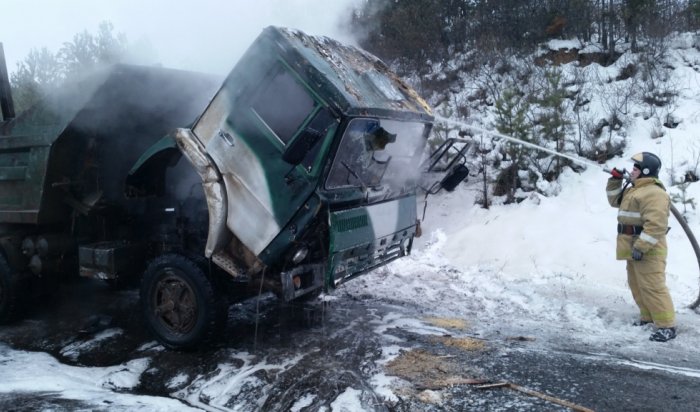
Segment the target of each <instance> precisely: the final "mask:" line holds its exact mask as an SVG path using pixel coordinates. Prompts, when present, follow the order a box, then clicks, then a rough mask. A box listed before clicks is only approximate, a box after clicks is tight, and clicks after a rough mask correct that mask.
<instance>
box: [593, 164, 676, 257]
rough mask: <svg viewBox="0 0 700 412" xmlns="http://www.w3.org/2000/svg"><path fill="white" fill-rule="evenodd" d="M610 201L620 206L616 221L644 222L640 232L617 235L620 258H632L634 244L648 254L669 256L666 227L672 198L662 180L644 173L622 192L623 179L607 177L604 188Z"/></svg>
mask: <svg viewBox="0 0 700 412" xmlns="http://www.w3.org/2000/svg"><path fill="white" fill-rule="evenodd" d="M605 190H606V192H607V195H608V202H609V203H610V205H611V206H612V207H617V208H619V209H620V210H619V212H618V213H617V221H618V222H619V223H622V224H623V225H634V226H642V228H643V230H642V233H640V234H639V235H625V234H622V233H620V234H618V235H617V259H618V260H626V259H631V258H632V248H635V249H638V250H640V251H641V252H642V253H644V255H646V256H664V257H665V256H666V255H667V253H668V248H667V246H666V231H667V230H668V215H669V210H670V207H671V201H670V199H669V197H668V194H667V193H666V189H665V188H664V185H663V183H661V181H660V180H659V179H656V178H653V177H642V178H639V179H637V180H636V181H635V182H634V185H633V186H631V187H628V188H627V189H625V191H624V194H623V195H622V202H621V203H620V194H621V193H622V179H614V178H610V179H608V184H607V186H606V188H605Z"/></svg>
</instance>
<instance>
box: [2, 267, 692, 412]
mask: <svg viewBox="0 0 700 412" xmlns="http://www.w3.org/2000/svg"><path fill="white" fill-rule="evenodd" d="M425 312H426V309H425V308H417V307H413V306H411V305H406V304H402V302H396V301H387V300H382V299H378V298H375V297H371V296H370V295H363V294H357V293H348V292H347V291H343V290H342V289H341V290H339V291H336V293H335V294H334V295H332V296H331V297H330V299H328V300H327V301H322V300H317V301H315V302H312V303H308V304H295V305H280V304H279V303H278V302H277V301H276V299H274V298H273V297H271V296H263V297H261V298H259V299H252V300H249V301H246V302H244V303H242V304H236V305H234V306H232V307H231V309H230V320H229V323H228V326H227V328H226V330H225V331H222V336H221V340H220V342H219V343H217V344H215V345H212V346H210V347H207V348H202V349H200V350H198V351H194V352H173V351H167V350H165V349H163V348H162V347H161V346H160V345H158V344H157V343H156V342H155V341H153V339H152V338H151V337H150V336H149V335H148V332H147V331H146V329H145V326H144V325H143V323H142V320H141V317H140V312H139V310H138V293H137V291H136V290H126V291H118V292H114V291H112V290H110V289H109V288H108V287H107V286H106V285H103V284H102V283H99V282H96V281H92V280H87V279H80V280H77V281H75V282H74V283H71V284H68V285H65V286H64V287H63V289H62V290H61V291H60V293H59V294H58V296H57V297H56V298H55V299H54V300H52V301H51V302H48V303H47V304H45V305H41V306H37V307H35V308H34V309H33V310H32V312H31V313H30V314H29V316H28V318H27V319H26V320H24V321H22V322H19V323H17V324H15V325H11V326H4V327H2V328H1V329H0V342H2V343H3V344H5V345H7V346H9V347H10V348H12V349H16V350H24V351H38V352H45V353H48V354H50V355H51V356H53V357H55V358H56V359H57V360H58V361H59V362H60V363H61V364H65V365H71V366H81V367H91V366H98V367H105V366H114V365H123V364H128V363H129V362H132V361H135V360H139V359H144V358H147V359H148V367H147V368H146V369H145V370H144V371H143V373H142V374H141V375H140V380H139V383H138V385H136V386H135V387H133V388H129V389H126V390H124V389H120V388H119V387H116V388H115V392H118V393H121V394H124V393H126V394H133V395H147V396H157V397H166V398H169V399H172V400H174V401H177V402H178V403H177V404H179V405H182V406H183V408H184V407H193V408H201V409H205V410H241V411H244V410H245V411H249V410H265V411H289V410H295V411H317V410H350V409H349V408H350V407H349V406H344V405H353V403H346V404H344V403H343V400H344V399H348V398H352V399H355V400H356V401H357V402H359V404H360V405H361V408H362V409H364V410H370V411H443V410H446V411H471V410H474V411H483V410H490V411H510V410H523V411H527V410H538V411H550V410H552V411H556V410H569V408H567V407H566V406H564V405H566V403H565V402H570V403H572V404H575V405H579V406H581V407H585V408H589V409H592V410H600V411H604V410H609V411H620V410H678V411H685V410H688V411H690V410H700V394H699V393H698V391H697V390H696V389H695V387H696V385H697V384H698V382H699V379H700V372H699V373H698V375H694V374H695V371H694V370H693V369H688V370H680V369H677V370H675V371H674V370H673V369H668V368H663V367H661V368H658V367H657V368H655V367H653V365H651V364H648V363H643V362H642V363H639V362H637V363H635V361H633V360H630V359H622V358H619V357H616V356H612V355H606V354H605V353H596V354H592V353H582V352H577V350H576V349H575V348H572V349H571V350H567V349H566V348H564V349H561V348H560V349H559V350H546V349H543V348H542V346H541V345H538V344H537V342H536V339H537V338H530V337H517V336H515V337H514V336H502V337H498V336H495V335H490V336H489V337H488V339H483V338H482V337H480V336H477V335H475V334H474V333H473V332H472V331H470V330H469V328H464V327H461V326H460V325H459V324H455V323H452V324H451V323H450V322H448V321H449V320H444V319H443V320H442V322H441V321H440V320H439V319H438V320H435V319H431V318H429V317H428V316H427V314H426V313H425ZM1 349H2V347H1V346H0V352H1ZM0 359H1V358H0ZM8 364H9V363H7V362H2V361H0V368H4V367H11V366H7V365H8ZM392 377H393V378H392ZM399 378H400V379H399ZM499 382H510V383H512V384H515V385H518V386H519V387H522V388H525V389H528V390H530V391H535V392H536V393H534V394H533V393H530V394H527V393H524V392H521V391H518V390H514V389H512V388H507V387H495V388H491V389H481V388H480V387H481V385H482V384H485V383H499ZM538 395H542V396H538ZM546 396H550V397H551V398H546ZM557 400H560V401H562V402H564V404H563V405H562V404H557V403H556V401H557ZM120 405H121V404H112V403H110V401H109V400H99V401H85V400H72V399H64V394H60V393H52V392H31V393H3V392H1V391H0V410H44V409H51V410H57V411H61V410H80V409H84V410H115V409H130V408H129V407H125V406H123V405H122V406H120ZM344 408H345V409H344ZM582 410H584V409H582Z"/></svg>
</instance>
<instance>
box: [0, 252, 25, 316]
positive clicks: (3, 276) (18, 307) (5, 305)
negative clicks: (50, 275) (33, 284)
mask: <svg viewBox="0 0 700 412" xmlns="http://www.w3.org/2000/svg"><path fill="white" fill-rule="evenodd" d="M25 292H26V291H25V290H24V288H23V287H22V282H20V278H19V275H18V274H17V273H16V272H15V271H13V270H12V269H11V268H10V265H9V264H8V263H7V260H6V259H5V257H4V256H0V324H5V323H10V322H12V321H13V320H17V318H19V317H20V315H21V314H22V312H23V309H24V303H25V302H24V296H25Z"/></svg>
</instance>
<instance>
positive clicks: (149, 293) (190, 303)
mask: <svg viewBox="0 0 700 412" xmlns="http://www.w3.org/2000/svg"><path fill="white" fill-rule="evenodd" d="M225 302H226V299H224V298H223V297H222V296H221V294H220V293H218V292H217V289H216V287H215V285H214V283H213V281H212V280H211V279H210V278H209V277H208V276H207V275H206V274H205V273H204V271H203V270H202V269H201V268H200V267H199V266H198V265H197V264H196V263H195V262H193V261H192V260H190V259H188V258H186V257H185V256H182V255H177V254H167V255H163V256H160V257H158V258H156V259H154V260H153V261H151V262H150V263H149V265H148V267H147V268H146V272H145V274H144V277H143V280H142V283H141V307H142V310H143V314H144V319H145V320H146V324H147V326H148V328H149V329H150V331H151V332H152V333H153V334H154V335H155V337H156V338H157V339H158V341H160V342H161V343H162V344H163V345H164V346H166V347H167V348H169V349H178V350H191V349H194V348H196V347H197V346H198V345H200V344H206V343H211V342H212V341H213V340H214V339H215V337H216V336H218V335H219V334H220V332H221V331H222V329H223V328H224V327H225V326H226V319H227V309H228V308H227V305H226V304H225Z"/></svg>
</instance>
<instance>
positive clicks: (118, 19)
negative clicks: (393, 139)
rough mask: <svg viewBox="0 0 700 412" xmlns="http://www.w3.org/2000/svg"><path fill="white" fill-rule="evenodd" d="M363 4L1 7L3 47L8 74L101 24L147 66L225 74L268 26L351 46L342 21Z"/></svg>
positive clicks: (295, 0) (167, 0)
mask: <svg viewBox="0 0 700 412" xmlns="http://www.w3.org/2000/svg"><path fill="white" fill-rule="evenodd" d="M362 1H363V0H249V1H246V0H196V1H194V0H0V42H2V43H3V45H4V48H5V56H6V59H7V66H8V70H9V71H10V72H14V71H15V70H16V66H17V62H18V61H21V60H22V59H24V58H25V57H26V56H27V54H28V52H29V50H30V49H31V48H42V47H47V48H48V49H49V50H50V51H52V52H56V51H58V49H59V48H60V47H61V44H62V43H63V42H66V41H70V40H71V39H72V38H73V36H74V35H75V34H76V33H78V32H81V31H83V30H88V31H89V32H90V33H93V34H96V33H97V29H98V25H99V23H100V22H102V21H110V22H112V24H113V25H114V29H115V33H124V34H125V35H126V36H127V39H128V41H129V43H131V44H132V45H137V46H138V47H137V50H138V51H139V53H140V56H139V61H140V62H141V63H145V64H152V63H162V64H163V66H166V67H173V68H179V69H186V70H198V71H206V72H212V73H220V74H224V73H227V72H228V71H229V70H230V69H231V68H232V67H233V65H234V64H235V62H236V61H237V59H238V58H239V57H240V56H241V54H242V53H243V52H244V51H245V49H246V48H247V47H248V45H250V43H251V42H252V40H253V39H254V38H255V37H256V36H257V35H258V34H259V33H260V31H261V30H262V29H263V28H264V27H266V26H269V25H277V26H284V27H291V28H297V29H301V30H303V31H305V32H307V33H309V34H320V35H327V36H330V37H334V38H336V39H338V40H341V41H344V42H352V39H350V38H349V37H348V35H347V34H345V33H343V32H341V31H340V30H339V28H338V22H339V20H340V18H341V16H343V15H346V14H347V13H349V10H350V6H352V5H356V4H358V3H360V2H362Z"/></svg>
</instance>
